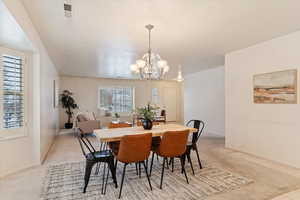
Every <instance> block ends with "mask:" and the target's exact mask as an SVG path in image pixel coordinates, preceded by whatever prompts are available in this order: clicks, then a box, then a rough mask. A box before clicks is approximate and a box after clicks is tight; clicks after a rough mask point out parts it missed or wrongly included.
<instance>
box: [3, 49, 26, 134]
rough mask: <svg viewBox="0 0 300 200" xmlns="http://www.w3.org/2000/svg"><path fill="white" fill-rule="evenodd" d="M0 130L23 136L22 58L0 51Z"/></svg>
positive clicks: (11, 52) (15, 54)
mask: <svg viewBox="0 0 300 200" xmlns="http://www.w3.org/2000/svg"><path fill="white" fill-rule="evenodd" d="M0 55H1V59H0V85H1V91H0V130H1V133H13V132H15V133H17V134H20V133H21V134H24V131H23V130H24V129H23V128H24V126H25V107H24V105H25V95H24V94H25V93H24V91H25V88H24V83H25V81H24V74H25V72H24V71H25V70H24V60H25V58H24V56H22V54H20V55H19V54H18V53H15V52H13V51H11V50H6V49H4V50H3V49H0Z"/></svg>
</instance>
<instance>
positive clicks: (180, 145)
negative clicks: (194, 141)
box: [158, 130, 190, 157]
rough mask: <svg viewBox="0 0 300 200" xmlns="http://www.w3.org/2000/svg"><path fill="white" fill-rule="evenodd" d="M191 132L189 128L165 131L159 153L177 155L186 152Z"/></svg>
mask: <svg viewBox="0 0 300 200" xmlns="http://www.w3.org/2000/svg"><path fill="white" fill-rule="evenodd" d="M189 132H190V131H189V130H183V131H168V132H165V133H164V134H163V136H162V139H161V142H160V145H159V149H158V153H159V155H161V156H163V157H176V156H181V155H182V154H184V153H185V151H186V144H187V139H188V135H189Z"/></svg>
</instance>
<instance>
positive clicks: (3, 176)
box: [0, 163, 40, 179]
mask: <svg viewBox="0 0 300 200" xmlns="http://www.w3.org/2000/svg"><path fill="white" fill-rule="evenodd" d="M38 166H40V164H39V163H33V164H30V165H27V166H25V167H20V168H17V169H15V170H11V171H7V172H5V173H2V174H0V179H2V178H5V177H7V176H11V175H14V174H17V173H20V172H23V171H26V170H29V169H31V168H34V167H38Z"/></svg>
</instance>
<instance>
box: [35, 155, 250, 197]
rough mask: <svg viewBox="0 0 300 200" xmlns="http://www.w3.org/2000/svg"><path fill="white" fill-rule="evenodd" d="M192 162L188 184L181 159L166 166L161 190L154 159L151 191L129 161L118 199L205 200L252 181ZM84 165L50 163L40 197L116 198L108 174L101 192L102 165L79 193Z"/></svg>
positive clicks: (208, 165) (120, 168)
mask: <svg viewBox="0 0 300 200" xmlns="http://www.w3.org/2000/svg"><path fill="white" fill-rule="evenodd" d="M193 163H194V170H195V175H193V174H192V171H191V169H190V166H189V163H187V165H186V170H187V175H188V177H189V184H187V183H186V180H185V177H184V175H183V174H181V173H180V162H179V161H175V165H174V172H171V170H170V169H166V170H165V175H164V182H163V190H160V189H159V184H160V174H161V163H159V162H158V161H155V162H154V167H153V171H152V176H151V182H152V187H153V190H152V191H150V188H149V185H148V182H147V178H146V176H145V173H144V171H142V177H141V178H139V177H138V176H137V174H136V169H135V165H128V167H127V171H126V176H125V180H124V186H123V192H122V197H121V199H123V200H150V199H151V200H160V199H162V200H171V199H172V200H177V199H178V200H179V199H180V200H196V199H197V200H204V199H206V198H207V197H209V196H211V195H215V194H219V193H222V192H227V191H231V190H234V189H238V188H240V187H241V186H244V185H247V184H249V183H251V182H253V180H251V179H248V178H246V177H243V176H240V175H238V174H234V173H231V172H228V171H226V170H224V169H220V168H217V167H214V166H212V165H210V164H207V163H204V168H203V169H201V170H200V168H199V166H198V163H197V160H194V161H193ZM102 166H104V165H103V164H102ZM84 167H85V163H84V162H69V163H61V164H55V165H50V166H49V167H48V170H47V175H46V177H45V180H44V186H43V190H42V195H41V200H100V199H103V200H112V199H117V198H118V192H119V188H118V189H116V188H114V184H113V182H112V179H111V177H110V178H109V180H108V184H107V191H106V194H105V195H102V194H101V188H102V173H101V172H103V168H102V167H101V169H100V173H98V175H95V172H93V173H92V174H91V178H90V182H89V185H88V188H87V191H86V193H85V194H84V193H82V190H83V180H84V179H83V177H84ZM94 168H95V167H94ZM122 169H123V166H122V164H119V165H118V170H117V180H118V182H119V183H120V179H121V175H122Z"/></svg>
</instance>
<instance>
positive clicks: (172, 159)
mask: <svg viewBox="0 0 300 200" xmlns="http://www.w3.org/2000/svg"><path fill="white" fill-rule="evenodd" d="M170 161H171V162H172V163H171V164H172V172H174V158H171V160H170Z"/></svg>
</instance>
